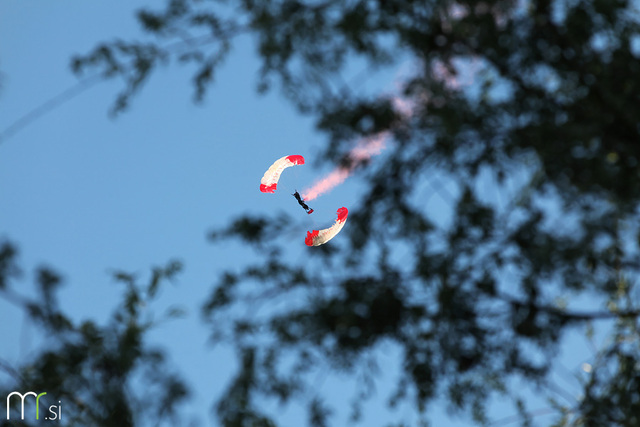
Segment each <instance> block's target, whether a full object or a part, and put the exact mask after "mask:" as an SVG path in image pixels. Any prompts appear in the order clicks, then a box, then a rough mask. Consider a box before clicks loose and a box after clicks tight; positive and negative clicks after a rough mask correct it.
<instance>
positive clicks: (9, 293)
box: [0, 242, 189, 427]
mask: <svg viewBox="0 0 640 427" xmlns="http://www.w3.org/2000/svg"><path fill="white" fill-rule="evenodd" d="M16 256H17V251H16V249H15V247H14V246H13V245H12V244H10V243H9V242H4V243H3V244H2V248H1V249H0V265H2V266H3V268H2V269H1V270H0V277H1V278H2V283H3V284H4V285H3V287H2V289H1V290H0V297H3V298H4V299H5V300H7V301H10V302H12V303H14V304H15V305H17V306H18V307H19V308H21V309H23V310H25V312H26V313H27V314H28V316H29V319H30V320H31V321H32V322H33V323H34V324H35V325H36V326H37V327H38V331H39V332H40V333H41V334H42V335H43V336H42V337H38V338H39V339H43V340H44V342H43V343H42V347H41V348H39V349H38V350H37V352H35V355H33V356H31V355H30V356H27V357H26V358H25V360H24V361H21V364H20V366H19V367H17V368H13V367H11V366H9V364H8V363H6V362H5V361H0V362H2V363H1V364H0V370H1V371H2V372H3V374H8V376H9V378H10V380H9V381H8V382H7V383H5V384H2V385H1V386H0V395H2V396H8V395H9V393H11V392H13V391H18V392H21V393H26V392H27V391H32V390H35V391H37V393H41V392H43V391H46V396H43V398H42V400H41V403H40V420H39V421H36V419H35V418H36V417H35V413H34V407H35V403H34V402H33V401H32V400H30V399H32V398H31V397H28V398H26V399H25V401H26V404H25V409H24V411H25V412H24V414H25V416H24V420H20V413H21V400H20V398H19V396H17V397H13V398H12V399H11V419H10V420H7V419H4V417H3V420H2V421H0V425H2V426H7V427H8V426H32V425H40V424H41V423H42V422H43V416H46V415H49V412H48V410H47V408H49V406H50V405H56V406H60V408H61V409H60V413H61V415H62V417H61V419H59V420H55V421H53V422H56V423H57V425H63V426H118V427H122V426H134V425H176V424H178V423H181V424H185V422H184V421H185V420H184V418H183V417H179V418H178V417H177V411H178V409H179V407H180V404H181V403H182V402H184V401H185V399H186V398H187V397H188V395H189V391H188V389H187V387H186V385H185V384H184V382H183V381H182V379H181V378H180V377H179V376H178V375H177V374H176V373H173V372H171V370H170V368H169V364H168V362H167V361H166V355H165V352H164V351H163V350H160V349H157V348H153V347H151V346H149V345H148V344H147V343H146V342H145V335H146V334H147V333H148V332H149V330H150V329H151V328H153V327H154V326H156V325H157V324H158V322H159V320H153V314H152V312H150V303H151V302H152V301H153V300H154V298H155V296H156V292H157V289H158V286H160V284H161V283H162V282H165V281H166V280H170V279H171V278H173V277H174V276H175V275H176V274H177V273H178V272H179V271H180V269H181V266H180V263H178V262H175V261H174V262H170V263H169V264H168V265H167V266H166V267H162V268H155V269H153V272H152V275H151V279H150V281H149V283H148V284H146V285H145V284H140V283H139V281H138V280H137V279H136V278H135V277H134V276H133V275H131V274H128V273H124V272H116V273H114V279H115V280H116V281H117V282H119V283H120V284H123V285H124V286H125V290H124V293H123V298H122V302H121V303H120V304H119V305H118V306H117V307H115V309H114V311H113V312H112V314H111V317H110V318H109V320H108V321H107V322H106V323H105V324H99V323H97V322H96V321H94V320H83V321H81V322H74V321H73V319H71V318H69V317H68V316H67V315H66V314H65V313H64V312H63V310H62V308H61V307H60V306H59V303H58V299H57V295H56V294H57V292H58V288H59V287H60V286H61V284H62V281H61V278H60V276H59V275H58V274H57V273H56V272H55V271H53V270H51V269H50V268H47V267H40V268H38V269H37V270H36V271H35V274H34V277H35V281H36V287H37V289H38V292H37V294H36V295H35V298H33V299H30V298H27V297H26V296H24V295H23V293H22V292H19V291H18V290H17V289H16V285H17V283H15V278H12V277H11V275H10V274H7V272H8V271H11V270H16V269H17V267H16ZM11 285H13V286H11ZM176 313H177V312H176V311H171V310H170V311H169V312H168V313H167V316H166V317H165V318H163V319H161V320H166V319H167V318H171V317H175V314H176ZM54 412H58V410H57V409H55V408H54Z"/></svg>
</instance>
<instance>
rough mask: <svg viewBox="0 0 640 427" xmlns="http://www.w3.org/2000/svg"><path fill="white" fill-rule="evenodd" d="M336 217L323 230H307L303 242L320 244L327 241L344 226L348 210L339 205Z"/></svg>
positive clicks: (308, 244) (314, 244)
mask: <svg viewBox="0 0 640 427" xmlns="http://www.w3.org/2000/svg"><path fill="white" fill-rule="evenodd" d="M337 213H338V219H336V222H335V223H334V224H333V225H332V226H331V227H329V228H325V229H324V230H313V231H307V238H306V239H304V242H305V243H306V244H307V246H320V245H323V244H325V243H327V242H328V241H329V240H331V239H333V238H334V237H335V236H336V235H337V234H338V233H339V232H340V230H342V227H344V224H345V222H347V216H348V215H349V211H348V210H347V208H345V207H341V208H340V209H338V212H337Z"/></svg>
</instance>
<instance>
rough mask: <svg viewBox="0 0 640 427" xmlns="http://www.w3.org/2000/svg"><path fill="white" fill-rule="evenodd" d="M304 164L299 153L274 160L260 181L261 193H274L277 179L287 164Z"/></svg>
mask: <svg viewBox="0 0 640 427" xmlns="http://www.w3.org/2000/svg"><path fill="white" fill-rule="evenodd" d="M295 165H304V157H302V156H299V155H292V156H284V157H282V158H280V159H278V160H276V161H275V162H274V163H273V164H272V165H271V167H269V169H268V170H267V171H266V172H265V173H264V175H263V176H262V180H261V181H260V191H262V192H263V193H275V191H276V188H278V180H279V179H280V174H281V173H282V171H283V170H285V169H286V168H288V167H289V166H295Z"/></svg>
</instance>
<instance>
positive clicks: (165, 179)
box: [0, 0, 511, 426]
mask: <svg viewBox="0 0 640 427" xmlns="http://www.w3.org/2000/svg"><path fill="white" fill-rule="evenodd" d="M148 4H151V3H148V2H142V1H131V2H127V3H126V4H125V3H119V4H117V5H114V2H108V1H91V2H81V1H70V2H31V1H22V0H3V1H2V2H1V3H0V72H1V73H2V77H1V80H0V82H1V89H0V131H2V130H4V129H6V128H7V127H8V126H9V125H11V124H12V123H13V122H14V121H15V120H17V119H19V118H20V117H22V116H23V115H24V114H26V113H28V112H29V111H31V110H32V109H33V108H35V107H37V106H39V105H41V104H42V103H43V102H45V101H46V100H48V99H50V98H52V97H53V96H55V95H57V94H59V93H60V92H62V91H63V90H65V89H67V88H69V87H71V86H73V85H74V84H75V83H76V82H77V79H76V78H75V77H74V76H73V75H72V74H71V72H70V68H69V63H70V58H71V56H72V55H74V54H81V53H86V52H88V51H89V50H90V49H92V48H93V47H94V46H95V44H96V43H97V42H99V41H103V40H112V39H113V38H115V37H118V38H123V39H128V38H139V37H141V34H140V33H139V30H138V26H137V23H136V21H135V19H134V11H135V10H137V9H138V8H140V7H142V6H146V5H148ZM153 4H155V5H158V4H159V3H158V2H156V3H153ZM237 42H238V43H236V45H235V46H234V48H233V52H232V54H231V55H230V57H229V58H228V59H227V61H226V62H225V64H224V65H223V66H222V67H221V68H220V70H219V73H218V74H217V76H216V82H215V84H214V85H213V86H212V87H210V89H209V92H208V95H207V97H206V99H205V101H204V103H203V104H202V105H194V104H193V102H192V94H193V88H192V86H191V84H190V72H191V71H192V69H190V68H188V67H180V66H170V67H166V68H163V69H160V71H159V72H157V73H155V74H154V75H153V76H152V78H151V80H150V81H149V82H148V83H147V84H146V85H145V87H144V88H143V90H142V92H141V94H139V95H138V96H136V97H135V98H134V99H133V101H132V104H131V108H130V109H129V110H128V111H126V112H125V113H124V114H121V115H120V116H118V117H117V118H116V119H110V118H109V117H108V116H107V112H108V110H109V108H110V107H111V104H112V102H113V100H114V98H115V94H116V93H117V91H118V90H119V89H120V86H119V85H118V84H117V82H104V83H100V84H98V85H96V86H94V87H92V88H91V89H89V90H88V91H86V92H84V93H82V94H81V95H79V96H77V97H75V98H74V99H72V100H71V101H69V102H67V103H65V104H63V105H61V106H59V107H57V108H55V109H54V110H53V111H51V112H49V113H48V114H46V115H44V116H42V117H41V118H39V119H38V120H36V121H34V122H32V123H30V124H29V125H28V126H27V127H25V128H24V129H22V130H21V131H20V132H18V133H16V134H15V135H13V136H12V137H11V138H10V139H8V140H5V141H0V237H2V238H8V239H10V240H11V241H13V242H15V243H17V244H18V247H19V249H20V254H21V255H20V262H21V265H22V266H23V267H24V268H25V272H26V273H27V274H26V279H27V280H24V281H23V282H21V283H23V284H24V285H25V288H24V289H23V291H24V292H25V293H28V292H30V288H29V286H28V283H30V281H31V277H30V276H29V274H30V272H31V271H33V268H34V267H36V266H38V265H41V264H45V265H50V266H52V267H54V268H55V269H56V270H57V271H58V272H60V273H62V275H63V277H64V278H65V286H64V287H63V288H62V290H61V294H60V298H61V305H62V307H63V309H65V310H66V311H67V312H69V313H71V314H72V315H73V316H74V317H75V318H76V319H85V318H92V319H96V320H98V321H100V320H104V319H106V318H107V316H108V315H109V313H110V311H111V309H112V307H113V305H114V304H116V303H117V301H118V300H119V297H120V294H121V289H120V288H119V287H118V286H117V285H116V284H114V283H113V281H112V280H111V278H110V275H109V272H110V271H113V270H116V269H117V270H124V271H128V272H137V273H139V274H140V275H141V277H143V278H144V277H146V274H148V271H149V269H150V267H152V266H156V265H162V264H164V263H165V262H167V261H168V260H170V259H174V258H175V259H179V260H181V261H183V262H184V265H185V270H184V272H183V273H182V274H180V276H179V280H178V281H177V283H176V286H174V287H171V286H169V287H165V288H164V289H163V293H162V297H161V300H160V302H159V305H158V306H156V307H154V310H156V311H158V312H161V311H162V310H163V309H165V308H167V307H169V306H171V305H178V306H181V307H183V308H184V309H186V310H187V312H188V313H189V314H188V316H187V318H185V319H181V320H177V321H174V322H172V323H169V324H166V325H164V326H162V327H161V328H160V329H159V330H157V331H156V332H155V333H154V335H152V340H153V342H154V343H157V344H159V345H161V346H162V347H163V348H164V349H165V350H166V351H167V352H168V353H169V356H170V360H171V363H172V365H173V367H175V368H176V369H177V370H178V371H179V372H180V373H181V374H182V376H183V377H184V378H185V379H186V380H187V382H188V383H189V385H190V386H191V387H192V389H193V392H194V393H193V400H192V403H190V404H189V406H188V411H187V417H188V418H189V419H191V418H195V419H196V420H198V421H199V422H201V423H202V424H203V425H209V424H210V422H212V421H211V420H212V418H211V415H210V414H211V404H212V403H213V400H214V398H215V397H217V396H218V395H219V393H220V392H221V391H222V390H223V389H224V387H225V385H226V381H227V380H228V378H229V377H228V373H229V371H230V370H231V369H233V367H234V359H233V354H232V353H231V352H230V350H229V349H225V348H215V349H212V348H210V347H209V346H207V339H208V334H207V330H206V328H205V327H204V326H203V325H202V324H201V323H200V318H199V309H200V305H201V303H202V301H203V300H204V299H205V298H206V297H207V295H208V293H209V290H210V288H211V285H212V283H213V282H214V280H215V277H216V276H215V273H216V272H217V271H220V270H221V269H223V268H227V267H233V266H234V265H235V263H237V260H238V259H239V257H242V256H244V255H245V253H246V251H245V250H244V249H243V248H242V247H239V246H238V245H231V246H229V247H225V248H220V247H217V246H216V247H213V246H211V245H210V244H209V243H208V242H207V240H206V234H207V231H208V230H210V229H211V228H212V227H215V226H219V225H223V224H224V223H225V222H226V221H228V220H229V218H232V217H234V216H237V215H240V214H242V213H247V212H255V213H271V212H277V211H285V212H287V213H288V214H290V215H292V216H294V217H301V219H300V222H299V223H298V224H296V225H295V228H294V229H295V230H296V232H297V231H299V233H298V234H299V235H296V233H295V232H292V233H291V239H292V241H291V244H292V245H296V246H298V247H299V250H300V251H304V250H307V248H306V247H305V245H304V235H305V229H310V228H311V227H318V226H324V225H329V224H330V223H331V222H332V221H333V220H334V218H335V210H336V209H337V208H338V207H340V206H349V203H348V201H349V200H350V199H353V198H354V194H353V192H354V191H357V188H358V187H357V185H356V183H355V182H350V183H347V184H345V185H344V186H342V187H340V188H338V189H336V190H334V191H333V192H332V193H330V194H328V195H325V196H323V197H321V198H319V199H318V200H317V201H314V203H312V204H311V205H312V207H313V208H314V209H315V210H316V213H314V214H313V216H312V217H307V216H306V215H304V212H303V211H302V210H301V209H300V208H299V206H298V205H297V204H296V203H295V201H294V200H293V198H291V196H289V195H288V194H286V193H285V194H283V193H280V194H275V195H264V194H261V193H259V191H258V186H259V180H260V177H261V176H262V174H263V172H264V171H265V170H266V168H267V167H268V166H269V165H270V164H271V162H272V161H273V160H275V159H277V158H279V157H281V156H283V155H287V154H302V155H303V156H305V158H306V159H307V165H306V166H304V167H297V168H294V169H296V171H295V173H291V174H289V172H287V175H288V176H287V177H283V187H284V189H283V190H288V189H293V188H297V189H299V190H301V189H302V187H304V186H306V185H307V184H310V183H311V182H312V181H313V179H314V178H316V177H318V176H320V174H321V173H322V172H324V171H326V169H323V170H317V169H315V168H314V166H313V163H314V161H313V159H314V155H315V154H317V153H318V150H319V149H320V147H321V146H322V144H324V142H325V139H324V137H323V135H321V134H319V133H317V132H315V131H314V126H313V121H312V120H311V119H309V118H308V117H303V116H301V115H300V114H298V113H297V112H296V111H295V109H294V108H293V107H292V106H291V104H289V103H288V102H287V101H286V100H284V99H283V98H282V96H280V94H279V93H278V91H277V90H276V91H272V92H270V93H268V94H267V95H266V96H259V95H257V94H256V91H255V87H256V82H257V72H258V68H259V62H258V60H257V57H256V56H255V52H254V49H253V46H252V43H251V40H250V39H249V38H242V39H239V40H238V41H237ZM372 84H374V85H375V84H380V87H388V85H389V82H388V81H387V82H385V83H380V82H379V81H378V82H375V81H374V82H373V83H372ZM325 218H326V221H324V219H325ZM294 247H295V246H294ZM240 259H241V258H240ZM16 325H19V327H16ZM0 335H1V336H2V337H3V340H4V342H3V345H2V346H1V348H0V357H2V358H3V359H4V360H7V361H9V362H10V363H14V364H19V363H20V362H21V361H24V360H25V359H28V358H29V357H30V356H33V355H34V354H35V351H36V350H37V348H38V343H39V342H40V340H39V337H38V334H37V331H35V330H34V328H32V327H31V326H29V322H28V319H24V317H23V315H22V314H21V313H20V312H18V311H17V310H15V308H13V307H12V306H10V305H7V304H6V303H5V302H4V301H2V300H0ZM388 357H389V358H390V359H391V362H392V361H393V359H394V357H393V352H390V356H388ZM390 365H393V363H390ZM0 375H2V374H0ZM0 378H2V377H1V376H0ZM3 380H4V379H3ZM385 386H389V387H391V384H390V383H388V382H385V381H383V382H382V383H381V386H380V387H379V392H380V393H379V395H380V396H381V398H382V399H384V397H385V396H386V395H387V393H385V392H384V389H385ZM322 387H323V388H325V389H326V391H327V393H330V394H331V395H332V396H334V399H335V400H336V401H340V400H342V399H345V400H347V401H348V400H350V399H351V397H352V387H350V386H348V384H344V383H341V381H340V380H339V379H338V378H334V379H331V380H328V381H326V383H325V384H324V385H323V386H322ZM383 412H384V411H381V410H380V409H379V408H377V407H376V405H369V406H367V409H366V410H365V417H366V418H365V419H369V420H376V421H379V420H380V419H381V418H383V415H382V413H383ZM430 412H432V415H431V416H432V420H433V421H434V425H441V424H440V422H444V421H443V418H442V413H444V412H445V411H443V410H434V411H430ZM345 413H346V411H345ZM510 414H511V412H506V413H505V414H504V415H505V416H506V415H510ZM299 415H300V411H298V410H295V409H293V410H289V411H286V412H285V417H284V420H285V421H284V424H283V425H286V426H296V425H298V424H297V422H296V419H297V417H298V416H299ZM404 415H406V413H405V411H403V410H400V411H398V412H396V413H393V414H392V415H391V417H392V418H389V419H390V420H391V419H393V418H400V419H405V420H408V421H410V420H412V418H411V417H409V418H406V417H405V416H404ZM335 421H336V423H335V425H346V418H345V416H344V413H342V414H341V415H340V414H339V417H338V418H336V419H335ZM363 425H367V423H366V422H365V423H363ZM447 425H453V426H454V425H456V424H455V423H453V424H452V423H448V424H447ZM457 425H467V423H466V422H464V421H460V423H459V424H457Z"/></svg>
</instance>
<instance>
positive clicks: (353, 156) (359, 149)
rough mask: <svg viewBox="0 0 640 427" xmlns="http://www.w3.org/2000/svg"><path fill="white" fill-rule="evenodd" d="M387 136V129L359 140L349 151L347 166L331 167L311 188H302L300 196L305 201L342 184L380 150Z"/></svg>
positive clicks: (383, 146)
mask: <svg viewBox="0 0 640 427" xmlns="http://www.w3.org/2000/svg"><path fill="white" fill-rule="evenodd" d="M388 136H389V131H384V132H380V133H379V134H377V135H375V136H373V137H370V138H366V139H363V140H361V141H360V142H359V143H358V144H357V145H356V146H355V147H354V148H353V149H352V150H351V152H350V153H349V160H351V162H350V164H349V166H338V167H336V168H335V169H333V170H332V171H331V172H329V174H327V175H326V176H325V177H324V178H322V179H320V180H318V181H316V182H315V183H314V184H313V185H312V186H311V188H308V189H306V190H304V191H303V192H302V198H303V199H304V200H306V201H309V200H313V199H315V198H317V197H318V196H320V195H322V194H324V193H326V192H328V191H331V190H332V189H334V188H335V187H336V186H338V185H340V184H342V183H343V182H344V181H345V180H346V179H347V178H348V177H349V176H350V175H351V174H352V173H353V171H354V170H355V169H356V168H357V167H358V166H360V165H362V164H363V163H364V162H366V161H367V160H369V159H370V158H371V157H373V156H376V155H378V154H380V153H381V152H382V150H383V149H384V148H385V145H386V140H387V138H388Z"/></svg>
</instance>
